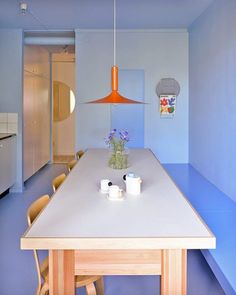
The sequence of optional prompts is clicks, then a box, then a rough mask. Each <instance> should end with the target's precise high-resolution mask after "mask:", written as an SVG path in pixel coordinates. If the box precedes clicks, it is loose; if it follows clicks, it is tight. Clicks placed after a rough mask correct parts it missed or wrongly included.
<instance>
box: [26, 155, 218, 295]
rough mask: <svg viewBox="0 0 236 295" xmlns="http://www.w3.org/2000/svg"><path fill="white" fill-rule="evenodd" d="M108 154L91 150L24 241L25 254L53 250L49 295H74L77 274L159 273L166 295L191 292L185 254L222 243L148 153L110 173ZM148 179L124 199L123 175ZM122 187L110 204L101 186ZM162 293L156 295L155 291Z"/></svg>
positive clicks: (27, 232) (79, 162)
mask: <svg viewBox="0 0 236 295" xmlns="http://www.w3.org/2000/svg"><path fill="white" fill-rule="evenodd" d="M108 157H109V151H108V150H107V149H88V150H87V151H86V153H85V154H84V156H83V157H82V158H81V159H80V160H79V161H78V163H77V165H76V166H75V167H74V168H73V170H72V171H71V172H70V173H69V175H68V176H67V178H66V180H65V181H64V183H63V184H62V185H61V186H60V187H59V189H58V190H57V191H56V193H55V194H54V195H53V196H52V197H51V200H50V202H49V203H48V205H47V206H46V208H45V209H44V210H43V211H42V212H41V213H40V215H39V216H38V218H37V219H36V220H35V222H34V223H33V224H32V226H31V227H30V228H29V229H28V230H27V231H26V232H25V234H24V235H23V236H22V237H21V249H48V250H49V289H50V295H58V294H68V295H74V294H75V288H74V278H75V275H94V274H96V275H160V276H161V284H160V285H161V294H162V295H184V294H187V250H188V249H209V248H215V246H216V239H215V236H214V234H213V233H212V232H211V231H210V229H209V228H208V227H207V225H206V224H205V223H204V221H203V220H202V219H201V218H200V216H199V215H198V213H197V212H196V211H195V209H194V208H193V207H192V206H191V204H190V203H189V202H188V200H187V199H186V198H185V196H184V195H183V194H182V193H181V191H180V190H179V189H178V187H177V186H176V185H175V183H174V182H173V180H172V179H171V178H170V176H169V175H168V174H167V172H166V171H165V169H164V168H163V166H162V165H161V163H160V162H159V161H158V159H157V158H156V157H155V156H154V154H153V153H152V151H151V150H149V149H131V150H130V152H129V167H128V168H127V169H122V170H116V169H112V168H109V167H108ZM128 172H133V173H135V174H137V175H139V176H140V177H141V179H142V186H141V194H140V195H138V196H133V195H129V194H126V193H125V183H124V180H123V175H125V174H127V173H128ZM101 179H110V180H111V181H112V183H113V184H117V185H119V186H120V187H121V188H122V189H124V199H123V200H119V201H114V200H109V199H108V198H107V195H106V194H102V193H101V192H100V190H99V189H100V180H101ZM157 294H158V293H157Z"/></svg>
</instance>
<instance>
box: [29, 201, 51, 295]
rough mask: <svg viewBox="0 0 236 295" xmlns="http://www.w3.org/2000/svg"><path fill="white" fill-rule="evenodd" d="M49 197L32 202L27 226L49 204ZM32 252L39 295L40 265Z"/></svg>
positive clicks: (35, 254)
mask: <svg viewBox="0 0 236 295" xmlns="http://www.w3.org/2000/svg"><path fill="white" fill-rule="evenodd" d="M49 199H50V198H49V195H43V196H42V197H40V198H38V199H37V200H36V201H34V202H33V203H32V204H31V205H30V207H29V208H28V211H27V221H28V225H29V226H30V225H31V224H32V223H33V221H34V220H35V218H36V217H37V216H38V215H39V213H40V212H41V211H42V210H43V208H44V207H45V206H46V205H47V204H48V202H49ZM33 252H34V259H35V264H36V269H37V276H38V291H37V294H39V291H40V290H41V286H42V284H43V282H42V278H41V272H40V263H39V257H38V253H37V250H33Z"/></svg>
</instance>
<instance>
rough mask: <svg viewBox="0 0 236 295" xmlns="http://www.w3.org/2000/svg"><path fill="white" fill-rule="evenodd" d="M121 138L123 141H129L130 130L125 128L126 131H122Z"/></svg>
mask: <svg viewBox="0 0 236 295" xmlns="http://www.w3.org/2000/svg"><path fill="white" fill-rule="evenodd" d="M119 133H120V139H121V140H123V141H129V133H128V131H126V130H124V131H120V132H119Z"/></svg>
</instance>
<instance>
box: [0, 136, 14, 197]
mask: <svg viewBox="0 0 236 295" xmlns="http://www.w3.org/2000/svg"><path fill="white" fill-rule="evenodd" d="M0 167H3V169H1V170H0V194H1V193H3V192H5V191H6V190H7V189H9V188H10V187H11V186H12V185H13V184H14V183H15V181H16V136H11V137H8V138H5V139H0Z"/></svg>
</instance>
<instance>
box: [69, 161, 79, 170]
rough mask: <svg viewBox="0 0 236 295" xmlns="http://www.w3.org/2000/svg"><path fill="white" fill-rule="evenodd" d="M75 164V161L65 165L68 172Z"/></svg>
mask: <svg viewBox="0 0 236 295" xmlns="http://www.w3.org/2000/svg"><path fill="white" fill-rule="evenodd" d="M76 163H77V160H72V161H70V162H69V163H68V164H67V169H68V171H69V172H70V171H71V170H72V169H73V168H74V167H75V165H76Z"/></svg>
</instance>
